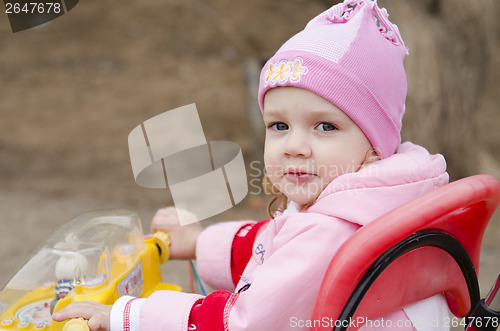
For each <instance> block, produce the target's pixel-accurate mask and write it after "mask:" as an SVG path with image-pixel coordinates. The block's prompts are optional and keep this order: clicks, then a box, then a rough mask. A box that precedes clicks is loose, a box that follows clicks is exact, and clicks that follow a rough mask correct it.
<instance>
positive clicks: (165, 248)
mask: <svg viewBox="0 0 500 331" xmlns="http://www.w3.org/2000/svg"><path fill="white" fill-rule="evenodd" d="M153 238H154V239H155V243H156V246H158V250H159V251H160V263H164V262H166V261H167V260H168V258H169V257H170V235H169V234H168V233H167V232H165V231H156V232H155V233H154V234H153Z"/></svg>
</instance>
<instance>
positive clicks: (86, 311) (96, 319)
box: [52, 301, 113, 331]
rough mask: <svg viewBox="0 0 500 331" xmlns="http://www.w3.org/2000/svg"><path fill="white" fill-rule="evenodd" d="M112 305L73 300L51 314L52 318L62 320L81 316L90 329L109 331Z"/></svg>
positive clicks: (92, 330) (91, 330)
mask: <svg viewBox="0 0 500 331" xmlns="http://www.w3.org/2000/svg"><path fill="white" fill-rule="evenodd" d="M112 307H113V306H106V305H101V304H100V303H97V302H94V301H81V302H74V303H72V304H70V305H68V306H67V307H65V308H63V309H61V310H59V311H58V312H55V313H54V314H52V319H53V320H54V321H57V322H62V321H65V320H67V319H70V318H77V317H83V318H85V319H86V320H88V323H89V328H90V331H109V329H110V328H109V323H110V322H109V316H110V314H111V308H112Z"/></svg>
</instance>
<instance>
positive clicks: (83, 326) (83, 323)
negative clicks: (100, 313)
mask: <svg viewBox="0 0 500 331" xmlns="http://www.w3.org/2000/svg"><path fill="white" fill-rule="evenodd" d="M89 330H90V328H89V324H88V322H87V320H85V319H83V318H81V317H78V318H73V319H72V320H69V322H66V324H64V327H63V329H62V331H89Z"/></svg>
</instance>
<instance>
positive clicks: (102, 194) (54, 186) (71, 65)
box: [0, 0, 500, 294]
mask: <svg viewBox="0 0 500 331" xmlns="http://www.w3.org/2000/svg"><path fill="white" fill-rule="evenodd" d="M323 8H324V5H323V4H322V3H321V2H319V1H318V2H315V1H310V0H309V1H308V0H292V1H290V0H279V1H278V0H277V1H264V0H259V1H247V2H234V1H233V2H230V1H229V2H228V1H222V0H213V1H195V0H182V1H181V0H169V1H164V2H161V1H154V0H141V1H140V2H139V1H131V0H107V1H97V0H85V1H81V2H80V3H79V4H78V5H77V6H76V7H75V8H74V9H73V10H72V11H70V12H69V13H68V14H65V15H63V16H62V17H59V18H58V19H56V20H54V21H52V22H50V23H48V24H46V25H44V26H41V27H39V28H35V29H31V30H27V31H23V32H19V33H15V34H13V33H12V32H11V30H10V26H9V23H8V20H7V17H6V15H3V14H0V68H1V69H0V70H1V74H0V86H1V94H0V226H1V228H0V229H1V234H2V241H1V242H2V245H1V247H0V286H3V285H4V284H5V283H6V282H7V281H8V279H9V278H10V277H11V276H12V275H13V273H14V272H15V271H16V270H17V269H18V268H19V267H20V266H21V265H22V263H23V262H24V261H26V259H27V258H28V257H29V256H30V255H31V253H32V252H33V251H34V250H35V249H36V247H37V246H39V245H40V244H41V243H42V242H43V241H44V240H45V239H46V238H48V236H50V234H51V233H52V232H53V231H54V230H55V229H57V228H58V227H59V226H60V225H61V224H64V223H65V222H67V221H69V220H70V219H72V218H73V217H75V216H77V215H79V214H81V213H83V212H86V211H90V210H96V209H109V208H125V209H130V210H133V211H136V212H137V213H138V214H139V215H140V217H141V219H142V221H143V226H144V229H145V230H146V232H147V229H148V227H149V223H150V220H151V217H152V215H153V214H154V212H155V210H156V209H157V208H159V207H162V206H165V205H169V204H171V197H170V195H169V192H168V191H167V190H152V189H144V188H141V187H139V186H137V185H136V184H135V182H134V178H133V176H132V171H131V167H130V161H129V156H128V146H127V136H128V134H129V132H130V131H131V130H132V129H133V128H134V127H136V126H137V125H138V124H140V123H141V122H143V121H144V120H146V119H149V118H151V117H153V116H154V115H157V114H160V113H162V112H164V111H166V110H169V109H173V108H176V107H179V106H183V105H187V104H190V103H193V102H194V103H196V105H197V108H198V111H199V114H200V117H201V122H202V125H203V128H204V131H205V135H206V136H207V140H230V141H234V142H236V143H238V144H239V145H240V146H241V148H242V150H243V153H244V158H245V161H246V163H247V164H250V163H251V162H257V163H256V164H261V163H260V162H261V156H259V153H261V151H262V146H261V141H262V139H260V138H258V137H256V136H255V132H254V130H253V129H252V127H251V125H250V124H249V123H250V120H249V117H248V112H247V109H248V108H249V107H251V106H249V104H250V105H253V106H254V105H255V102H254V101H253V100H249V97H248V84H247V80H246V76H245V68H246V65H247V64H248V63H249V61H250V60H256V59H258V58H259V57H260V56H262V55H266V54H271V52H273V51H275V50H276V49H277V48H278V47H279V46H280V45H281V43H283V42H284V41H285V40H286V39H287V38H288V37H290V36H291V35H292V34H293V33H295V32H296V31H298V30H299V29H301V28H302V27H303V26H304V25H305V23H306V22H307V20H308V19H310V18H311V17H313V16H314V15H316V14H317V13H319V12H320V11H321V10H323ZM495 54H498V52H496V53H495ZM490 74H491V76H490V77H488V78H485V79H488V84H486V88H485V91H484V98H483V99H482V101H481V104H480V108H479V109H477V111H478V112H479V113H480V114H482V115H481V116H479V119H480V120H479V122H478V123H477V125H478V127H479V130H478V132H479V134H480V135H481V141H482V143H483V147H484V148H483V150H484V151H485V152H484V153H483V155H482V157H481V160H478V162H480V163H481V171H480V172H482V173H491V174H494V175H496V176H497V177H499V178H500V168H499V166H498V164H499V162H500V134H499V130H498V126H499V124H500V109H499V105H500V95H499V93H498V81H500V59H499V57H498V56H496V58H495V59H494V61H493V63H492V67H491V70H490ZM252 101H253V103H251V102H252ZM471 125H474V124H472V123H471ZM247 172H248V175H249V179H251V178H254V177H258V176H259V175H260V173H259V170H256V168H255V167H248V168H247ZM258 193H259V192H258V190H257V186H251V189H250V194H249V195H248V197H247V198H246V199H245V200H244V201H243V202H242V203H240V204H239V205H238V206H237V207H235V208H233V209H231V210H229V211H227V212H225V213H223V214H221V215H219V216H218V217H216V218H214V219H211V220H208V221H204V222H203V224H204V225H206V224H210V223H211V222H214V221H219V220H230V219H241V218H252V219H259V218H263V217H265V212H264V208H262V198H263V197H262V196H261V195H259V194H258ZM499 256H500V220H499V215H498V212H497V215H496V217H495V219H494V220H493V221H492V222H491V223H490V225H489V227H488V230H487V232H486V235H485V239H484V245H483V254H482V260H481V269H480V270H481V271H480V283H481V287H482V292H483V294H484V293H485V292H486V291H487V289H489V286H490V285H491V283H492V281H493V280H494V279H495V278H496V276H497V275H498V274H499V272H500V263H499ZM164 270H165V271H166V272H167V273H166V275H165V278H166V281H168V282H174V283H179V284H181V285H183V286H184V287H186V286H187V279H186V275H187V272H186V271H187V265H186V264H185V263H184V262H183V263H178V262H169V263H168V264H167V266H166V267H165V268H164Z"/></svg>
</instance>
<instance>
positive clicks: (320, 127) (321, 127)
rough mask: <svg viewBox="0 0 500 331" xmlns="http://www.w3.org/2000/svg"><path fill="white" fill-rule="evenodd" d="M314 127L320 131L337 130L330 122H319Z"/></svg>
mask: <svg viewBox="0 0 500 331" xmlns="http://www.w3.org/2000/svg"><path fill="white" fill-rule="evenodd" d="M316 129H318V130H320V131H333V130H337V127H335V125H333V124H330V123H319V124H318V125H317V126H316Z"/></svg>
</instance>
